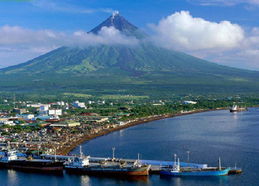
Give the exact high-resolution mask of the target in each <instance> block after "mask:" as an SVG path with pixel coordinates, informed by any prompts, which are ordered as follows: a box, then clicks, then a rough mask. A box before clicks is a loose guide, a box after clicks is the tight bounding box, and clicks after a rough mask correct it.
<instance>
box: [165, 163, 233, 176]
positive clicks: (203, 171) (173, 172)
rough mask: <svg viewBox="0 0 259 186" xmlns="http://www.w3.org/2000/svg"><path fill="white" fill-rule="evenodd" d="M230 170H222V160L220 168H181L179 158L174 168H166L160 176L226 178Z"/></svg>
mask: <svg viewBox="0 0 259 186" xmlns="http://www.w3.org/2000/svg"><path fill="white" fill-rule="evenodd" d="M229 171H230V168H222V167H221V163H220V159H219V167H207V168H193V167H187V168H181V167H180V161H179V158H178V162H176V161H175V162H174V165H173V167H172V168H165V169H162V170H161V171H160V175H165V176H179V177H182V176H224V175H228V172H229Z"/></svg>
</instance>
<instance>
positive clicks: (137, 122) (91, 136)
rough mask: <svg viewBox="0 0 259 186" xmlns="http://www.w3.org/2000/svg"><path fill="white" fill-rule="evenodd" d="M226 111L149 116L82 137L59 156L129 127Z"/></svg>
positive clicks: (64, 149) (63, 149)
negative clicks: (166, 119)
mask: <svg viewBox="0 0 259 186" xmlns="http://www.w3.org/2000/svg"><path fill="white" fill-rule="evenodd" d="M224 109H226V108H217V109H199V110H194V111H189V112H182V113H176V114H164V115H155V116H149V117H145V118H139V119H135V120H133V121H129V122H127V124H124V125H121V126H117V127H115V128H109V129H104V130H102V131H100V132H98V133H95V134H86V135H84V136H82V137H81V138H79V139H78V140H76V141H74V142H73V143H72V144H71V145H70V146H68V147H64V148H62V149H61V150H60V151H59V152H58V154H60V155H67V154H69V153H70V152H71V151H72V150H73V149H75V148H76V147H77V146H79V145H80V144H82V143H84V142H86V141H89V140H91V139H94V138H97V137H100V136H104V135H107V134H109V133H111V132H114V131H118V130H122V129H125V128H129V127H132V126H136V125H140V124H144V123H147V122H151V121H156V120H161V119H165V118H171V117H177V116H184V115H189V114H195V113H201V112H208V111H215V110H224Z"/></svg>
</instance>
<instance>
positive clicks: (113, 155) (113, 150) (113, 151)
mask: <svg viewBox="0 0 259 186" xmlns="http://www.w3.org/2000/svg"><path fill="white" fill-rule="evenodd" d="M112 159H113V160H115V147H112Z"/></svg>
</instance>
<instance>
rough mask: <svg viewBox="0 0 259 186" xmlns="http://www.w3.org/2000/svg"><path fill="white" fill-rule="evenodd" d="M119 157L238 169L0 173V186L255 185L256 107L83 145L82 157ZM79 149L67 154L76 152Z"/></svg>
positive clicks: (258, 151) (258, 174)
mask: <svg viewBox="0 0 259 186" xmlns="http://www.w3.org/2000/svg"><path fill="white" fill-rule="evenodd" d="M112 147H115V148H116V150H115V156H116V157H118V158H136V159H137V154H138V153H140V158H141V159H154V160H169V161H172V160H173V154H177V155H178V157H179V158H180V159H181V161H187V151H190V156H189V157H190V162H193V163H206V164H208V165H210V166H217V160H218V158H219V157H221V160H222V165H223V166H232V167H233V166H235V164H236V165H237V166H238V167H241V168H242V169H243V171H244V172H243V173H242V174H240V175H231V176H222V177H182V178H174V177H166V178H165V177H160V176H159V175H151V176H149V177H147V178H146V179H118V178H109V177H95V176H87V175H82V176H80V175H69V174H66V173H64V174H63V175H51V174H38V173H25V172H20V171H14V170H0V186H34V185H36V186H43V185H44V186H52V185H53V186H59V185H60V186H67V185H68V186H70V185H71V186H76V185H93V186H94V185H123V186H124V185H125V186H127V185H137V186H140V185H141V186H142V185H154V186H156V185H176V186H193V185H197V186H203V185H204V186H210V185H233V186H239V185H240V186H243V185H244V186H253V185H259V170H258V169H259V108H250V109H249V111H247V112H239V113H230V112H229V111H227V110H220V111H211V112H204V113H198V114H191V115H185V116H179V117H174V118H168V119H163V120H159V121H153V122H149V123H145V124H142V125H138V126H134V127H131V128H127V129H123V130H121V131H116V132H113V133H110V134H108V135H106V136H102V137H98V138H96V139H93V140H91V141H89V142H86V143H84V144H82V149H83V152H84V154H86V155H91V156H95V157H111V156H112ZM78 152H79V148H77V149H75V150H74V151H73V152H72V154H78Z"/></svg>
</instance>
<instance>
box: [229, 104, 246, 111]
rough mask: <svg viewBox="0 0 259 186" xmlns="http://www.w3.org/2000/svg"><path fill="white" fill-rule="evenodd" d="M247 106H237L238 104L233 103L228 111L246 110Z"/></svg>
mask: <svg viewBox="0 0 259 186" xmlns="http://www.w3.org/2000/svg"><path fill="white" fill-rule="evenodd" d="M246 110H247V108H246V107H239V106H238V105H233V106H232V107H231V108H230V109H229V111H230V112H241V111H246Z"/></svg>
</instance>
